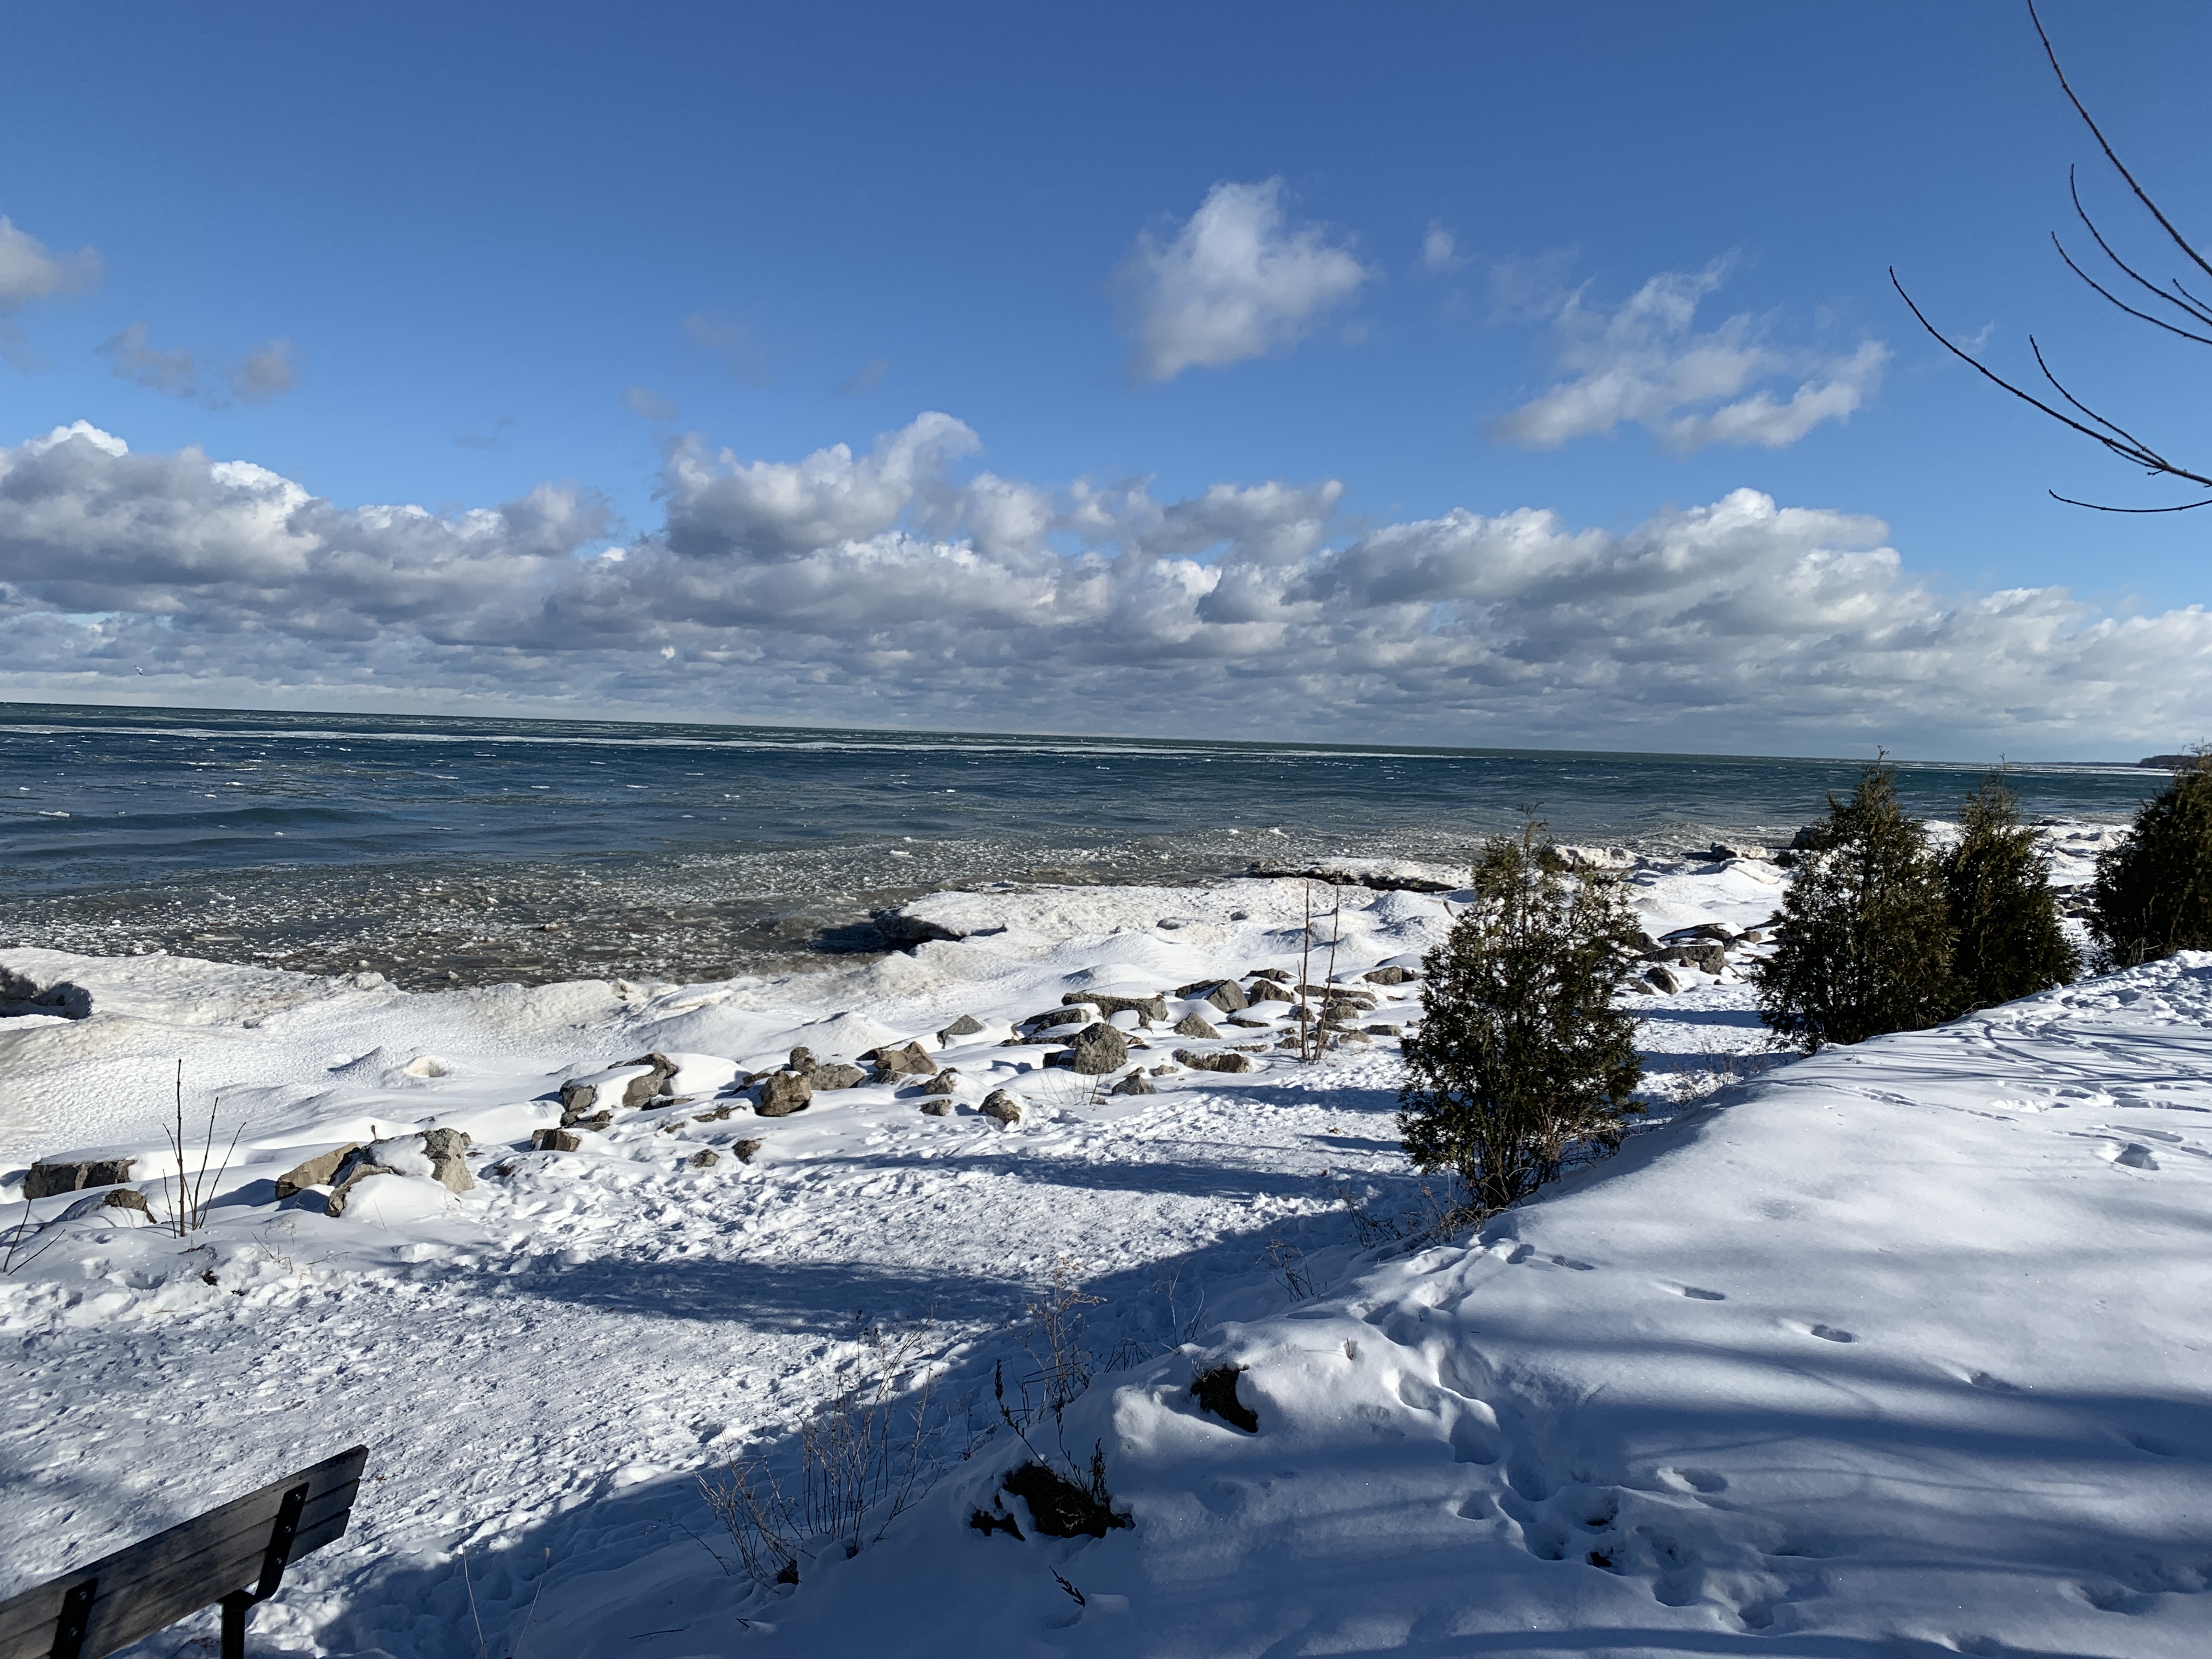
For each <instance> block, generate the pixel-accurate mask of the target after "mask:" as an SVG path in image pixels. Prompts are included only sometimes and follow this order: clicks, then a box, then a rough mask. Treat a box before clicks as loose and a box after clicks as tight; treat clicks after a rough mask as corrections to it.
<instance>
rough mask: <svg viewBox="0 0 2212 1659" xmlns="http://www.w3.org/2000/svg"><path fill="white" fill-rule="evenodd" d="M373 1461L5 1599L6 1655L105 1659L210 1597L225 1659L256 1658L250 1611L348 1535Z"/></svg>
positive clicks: (337, 1460)
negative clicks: (312, 1554)
mask: <svg viewBox="0 0 2212 1659" xmlns="http://www.w3.org/2000/svg"><path fill="white" fill-rule="evenodd" d="M367 1462H368V1447H366V1446H356V1447H355V1448H354V1449H352V1450H351V1451H343V1452H340V1453H339V1454H338V1455H337V1456H336V1457H329V1458H325V1459H324V1460H323V1461H322V1462H319V1463H318V1464H316V1465H315V1466H314V1467H313V1468H306V1469H301V1471H299V1473H297V1474H288V1475H286V1476H285V1477H284V1478H283V1480H272V1481H270V1483H269V1484H268V1485H267V1486H264V1487H262V1488H261V1490H260V1491H259V1492H248V1493H246V1496H245V1497H243V1498H233V1499H232V1500H231V1501H230V1502H229V1503H228V1504H224V1505H223V1506H222V1508H221V1509H215V1510H209V1511H208V1512H207V1513H206V1514H205V1515H201V1516H194V1517H193V1518H192V1519H191V1520H190V1521H186V1522H183V1523H182V1524H181V1525H179V1526H174V1527H172V1528H169V1529H168V1531H167V1532H164V1533H157V1534H155V1535H154V1536H153V1537H151V1538H148V1539H143V1540H142V1541H139V1542H137V1543H136V1544H132V1545H131V1546H129V1547H127V1548H124V1549H119V1550H118V1551H116V1552H115V1553H113V1554H112V1555H105V1556H102V1557H101V1558H100V1559H99V1560H97V1561H94V1562H92V1563H90V1564H88V1565H85V1566H82V1567H79V1568H77V1569H76V1571H73V1572H65V1573H64V1574H62V1575H61V1576H60V1577H58V1578H51V1579H48V1580H47V1581H46V1583H43V1584H40V1585H39V1586H38V1587H37V1588H36V1589H27V1590H25V1591H24V1592H23V1593H22V1594H21V1595H17V1596H14V1597H11V1598H10V1599H9V1600H8V1601H0V1659H102V1656H104V1655H106V1654H110V1653H112V1652H114V1651H115V1650H117V1649H118V1648H127V1647H129V1646H130V1645H131V1644H132V1643H133V1642H136V1641H137V1640H139V1639H140V1638H143V1637H147V1636H150V1635H152V1634H153V1633H154V1632H155V1631H157V1630H160V1629H161V1628H162V1627H163V1626H167V1625H173V1624H175V1623H176V1622H177V1620H179V1619H183V1618H185V1617H187V1616H188V1615H190V1614H191V1613H197V1612H198V1611H199V1610H200V1609H201V1608H202V1607H206V1606H207V1605H208V1604H209V1603H210V1602H211V1601H220V1602H221V1603H222V1659H245V1655H246V1612H247V1610H248V1609H249V1608H251V1607H252V1606H253V1604H254V1603H255V1602H257V1601H267V1600H268V1599H269V1598H270V1596H272V1595H275V1594H276V1587H277V1586H278V1585H279V1584H281V1583H283V1579H284V1569H285V1568H286V1567H288V1566H289V1565H291V1564H292V1563H293V1562H295V1561H296V1560H298V1559H300V1558H301V1556H303V1555H305V1554H307V1552H308V1551H310V1550H316V1549H320V1548H321V1547H323V1546H324V1545H325V1544H327V1543H329V1542H330V1541H331V1540H332V1539H334V1538H338V1537H341V1536H343V1534H344V1532H345V1529H346V1517H347V1516H349V1514H350V1513H351V1512H352V1510H353V1499H354V1493H355V1492H356V1491H358V1490H359V1488H360V1486H361V1472H362V1467H363V1466H364V1465H365V1464H367Z"/></svg>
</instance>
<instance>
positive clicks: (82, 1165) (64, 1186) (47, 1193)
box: [23, 1158, 138, 1199]
mask: <svg viewBox="0 0 2212 1659" xmlns="http://www.w3.org/2000/svg"><path fill="white" fill-rule="evenodd" d="M137 1161H138V1160H137V1158H77V1159H66V1160H62V1161H58V1162H55V1163H51V1164H33V1165H32V1166H31V1168H30V1171H29V1173H28V1174H27V1175H25V1176H24V1177H23V1196H24V1197H25V1198H26V1199H33V1198H52V1197H54V1196H56V1195H57V1194H61V1193H76V1192H82V1191H83V1190H84V1189H85V1188H88V1187H119V1186H121V1185H122V1184H123V1183H124V1182H126V1181H128V1180H130V1179H131V1165H132V1164H136V1163H137Z"/></svg>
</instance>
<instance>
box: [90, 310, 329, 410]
mask: <svg viewBox="0 0 2212 1659" xmlns="http://www.w3.org/2000/svg"><path fill="white" fill-rule="evenodd" d="M94 354H95V355H96V356H101V357H105V358H106V359H107V367H108V368H109V370H110V371H111V372H112V374H114V375H115V377H116V378H117V379H118V380H128V381H130V382H131V384H132V385H133V386H143V387H145V388H146V389H147V390H148V391H149V392H164V393H166V394H167V395H168V396H170V397H173V398H190V399H191V400H193V401H195V402H198V403H204V404H208V405H209V406H210V408H215V409H226V408H228V407H229V406H230V405H231V404H234V403H239V404H260V403H266V402H268V401H269V399H270V398H276V397H281V396H282V395H283V394H284V393H285V392H289V391H291V390H292V388H293V387H294V386H296V385H298V384H299V364H298V361H297V354H296V353H295V349H294V348H293V345H292V343H291V342H290V341H289V340H286V339H275V340H271V341H270V342H269V343H267V344H265V345H264V346H262V347H260V348H259V349H257V350H254V351H251V352H248V353H247V354H246V356H244V357H242V358H240V359H238V360H237V361H236V362H218V363H213V364H209V363H203V362H200V361H199V360H198V359H197V357H195V356H194V355H193V354H192V353H191V352H190V351H187V350H185V349H182V348H179V349H174V350H168V351H164V350H162V349H161V348H159V347H157V346H156V345H155V344H154V343H153V330H152V327H151V325H149V324H146V323H132V324H131V325H130V326H129V327H127V328H125V329H122V330H120V331H118V332H117V333H115V334H112V335H111V336H109V337H107V338H106V339H105V340H103V341H101V342H100V344H99V345H97V346H95V347H94Z"/></svg>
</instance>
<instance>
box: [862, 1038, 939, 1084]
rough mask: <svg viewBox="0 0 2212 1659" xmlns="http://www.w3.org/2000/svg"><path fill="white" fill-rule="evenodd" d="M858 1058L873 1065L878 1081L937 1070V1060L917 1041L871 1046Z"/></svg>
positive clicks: (915, 1075)
mask: <svg viewBox="0 0 2212 1659" xmlns="http://www.w3.org/2000/svg"><path fill="white" fill-rule="evenodd" d="M860 1058H861V1059H862V1060H865V1061H868V1062H870V1063H872V1064H873V1065H874V1066H875V1068H876V1072H877V1081H878V1082H881V1081H883V1080H884V1079H886V1078H895V1077H927V1076H929V1075H930V1074H931V1073H933V1072H935V1071H936V1070H937V1062H936V1061H935V1060H932V1059H931V1058H930V1057H929V1054H928V1053H927V1051H926V1050H925V1049H924V1048H922V1046H921V1044H920V1043H919V1042H908V1043H903V1044H902V1045H900V1046H899V1047H897V1048H891V1047H889V1046H888V1045H887V1046H885V1047H884V1048H872V1049H870V1050H869V1051H868V1052H867V1053H866V1054H862V1055H861V1056H860Z"/></svg>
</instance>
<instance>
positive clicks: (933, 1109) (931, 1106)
mask: <svg viewBox="0 0 2212 1659" xmlns="http://www.w3.org/2000/svg"><path fill="white" fill-rule="evenodd" d="M921 1113H922V1115H923V1116H924V1117H951V1115H952V1097H951V1095H932V1096H930V1097H928V1098H927V1099H926V1100H924V1101H923V1102H922V1103H921Z"/></svg>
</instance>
